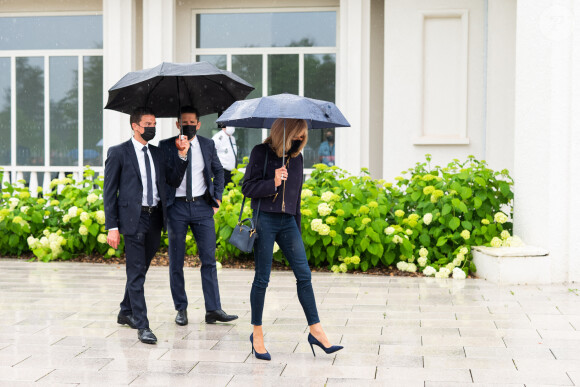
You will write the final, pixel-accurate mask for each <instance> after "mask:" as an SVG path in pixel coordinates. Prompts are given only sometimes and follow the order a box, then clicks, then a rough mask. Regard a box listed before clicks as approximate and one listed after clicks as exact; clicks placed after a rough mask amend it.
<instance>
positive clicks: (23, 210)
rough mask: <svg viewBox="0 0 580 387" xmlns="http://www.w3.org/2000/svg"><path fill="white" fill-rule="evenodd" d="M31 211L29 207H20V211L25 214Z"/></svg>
mask: <svg viewBox="0 0 580 387" xmlns="http://www.w3.org/2000/svg"><path fill="white" fill-rule="evenodd" d="M29 209H30V207H28V206H22V207H20V211H22V212H24V213H25V214H26V213H27V212H28V210H29Z"/></svg>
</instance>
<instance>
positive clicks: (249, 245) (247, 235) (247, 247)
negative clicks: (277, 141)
mask: <svg viewBox="0 0 580 387" xmlns="http://www.w3.org/2000/svg"><path fill="white" fill-rule="evenodd" d="M267 165H268V153H267V152H266V160H265V161H264V172H263V173H262V179H263V178H264V177H266V166H267ZM245 203H246V197H245V196H244V199H243V200H242V208H240V216H239V218H238V224H237V225H236V227H234V230H233V231H232V235H231V236H230V240H229V242H230V243H231V244H232V245H234V246H236V247H237V248H238V249H240V250H241V251H243V252H244V253H251V252H252V250H253V249H254V241H255V240H256V237H257V236H258V233H257V232H256V226H255V225H254V220H253V219H252V218H246V219H244V220H242V214H243V213H244V204H245ZM260 204H262V199H260V201H259V202H258V210H257V211H256V223H258V216H260ZM246 222H250V225H249V226H247V225H245V224H244V223H246Z"/></svg>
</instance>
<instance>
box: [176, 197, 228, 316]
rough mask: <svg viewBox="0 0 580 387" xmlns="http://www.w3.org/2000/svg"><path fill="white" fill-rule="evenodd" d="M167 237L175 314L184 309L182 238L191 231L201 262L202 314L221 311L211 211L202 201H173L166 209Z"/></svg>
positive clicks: (185, 297)
mask: <svg viewBox="0 0 580 387" xmlns="http://www.w3.org/2000/svg"><path fill="white" fill-rule="evenodd" d="M167 218H168V219H167V229H168V234H169V235H168V236H169V284H170V286H171V296H172V297H173V304H174V306H175V309H176V310H184V309H187V305H188V303H187V294H186V293H185V279H184V276H183V262H184V257H185V237H186V235H187V230H188V228H191V231H192V233H193V237H194V238H195V243H196V244H197V249H198V252H199V259H200V261H201V287H202V290H203V297H204V299H205V310H206V311H214V310H218V309H221V302H220V292H219V286H218V278H217V268H216V261H215V249H216V236H215V222H214V219H213V208H212V207H211V206H210V205H209V204H208V203H207V202H206V201H205V200H196V201H194V202H183V201H179V200H176V201H175V202H174V203H173V204H172V205H171V206H169V207H168V208H167Z"/></svg>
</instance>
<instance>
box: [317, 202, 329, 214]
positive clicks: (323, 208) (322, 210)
mask: <svg viewBox="0 0 580 387" xmlns="http://www.w3.org/2000/svg"><path fill="white" fill-rule="evenodd" d="M331 212H332V209H331V208H330V206H329V205H328V204H326V203H320V204H319V205H318V214H319V215H320V216H326V215H330V213H331Z"/></svg>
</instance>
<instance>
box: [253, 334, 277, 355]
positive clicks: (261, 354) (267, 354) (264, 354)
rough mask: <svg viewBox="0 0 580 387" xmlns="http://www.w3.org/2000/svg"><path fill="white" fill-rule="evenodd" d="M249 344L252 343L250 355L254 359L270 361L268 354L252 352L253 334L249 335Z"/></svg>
mask: <svg viewBox="0 0 580 387" xmlns="http://www.w3.org/2000/svg"><path fill="white" fill-rule="evenodd" d="M250 343H252V353H253V354H254V355H255V356H256V359H260V360H272V356H270V353H268V351H266V353H258V351H254V334H253V333H252V334H251V335H250Z"/></svg>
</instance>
